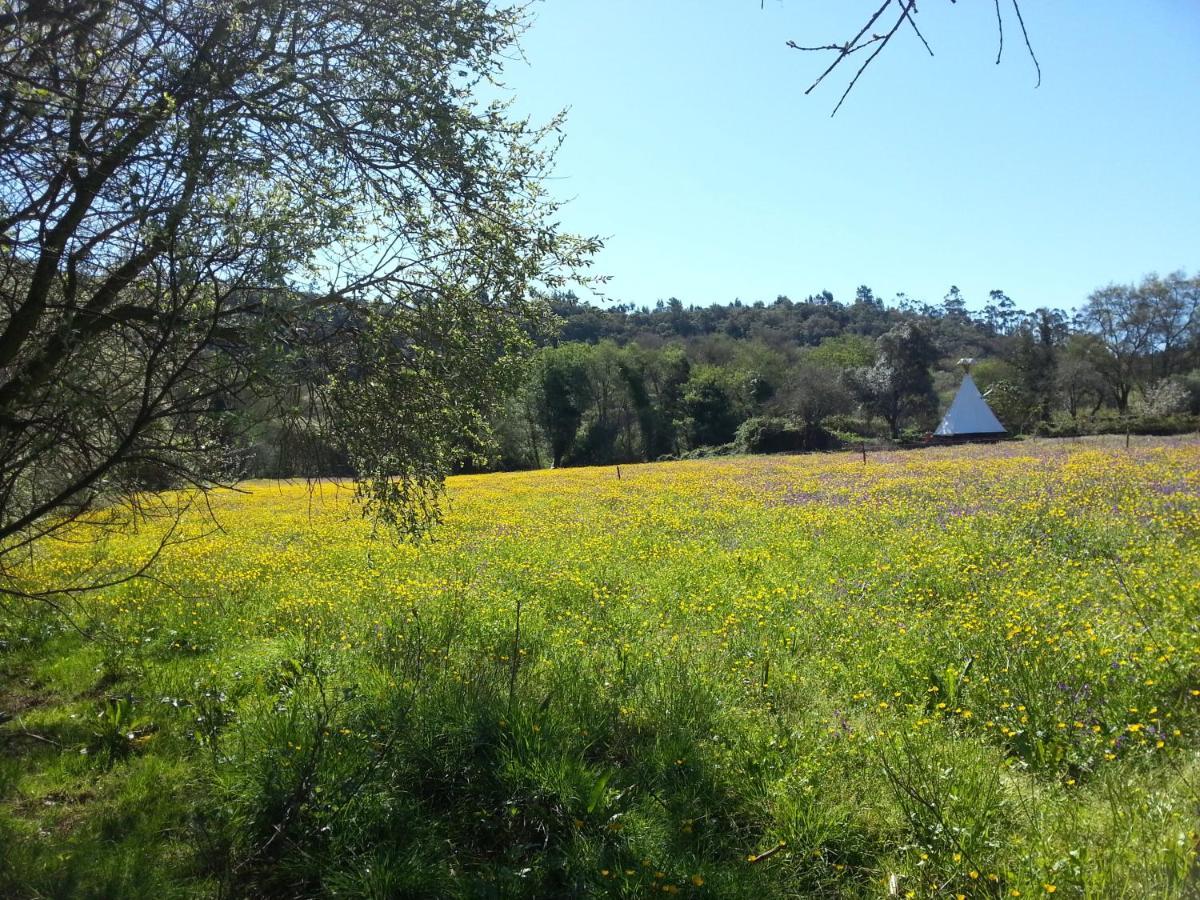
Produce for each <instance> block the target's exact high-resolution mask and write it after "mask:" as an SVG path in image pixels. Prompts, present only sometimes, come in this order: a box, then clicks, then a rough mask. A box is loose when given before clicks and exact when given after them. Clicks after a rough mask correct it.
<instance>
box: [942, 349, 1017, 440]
mask: <svg viewBox="0 0 1200 900" xmlns="http://www.w3.org/2000/svg"><path fill="white" fill-rule="evenodd" d="M973 362H974V360H971V359H961V360H959V364H960V365H962V367H963V369H964V370H968V369H969V368H970V365H971V363H973ZM1006 433H1007V432H1006V431H1005V428H1004V426H1003V425H1001V424H1000V420H999V419H997V418H996V414H995V413H994V412H992V408H991V407H990V406H988V405H987V401H986V400H984V399H983V395H982V394H981V393H979V388H977V387H976V386H975V379H973V378H972V377H971V374H970V372H969V371H967V373H966V374H965V375H963V380H962V385H961V386H959V389H958V393H957V394H955V395H954V402H953V403H951V404H950V409H948V410H947V411H946V416H945V418H943V419H942V424H941V425H939V426H938V428H937V431H935V432H934V434H935V435H936V436H937V437H960V438H966V437H1000V436H1001V435H1003V434H1006Z"/></svg>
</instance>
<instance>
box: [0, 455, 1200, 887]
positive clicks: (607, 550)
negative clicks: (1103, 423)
mask: <svg viewBox="0 0 1200 900" xmlns="http://www.w3.org/2000/svg"><path fill="white" fill-rule="evenodd" d="M350 493H351V492H350V490H349V489H348V488H346V487H344V486H341V485H335V484H326V485H324V486H321V487H319V488H317V489H315V490H312V491H310V490H309V489H308V488H307V487H306V486H305V485H303V484H283V483H258V484H254V485H251V490H250V492H249V493H232V492H227V493H222V494H220V495H218V496H216V497H215V498H214V502H213V507H214V511H215V515H216V519H217V522H218V523H219V524H220V526H221V530H217V529H214V527H213V524H212V522H211V520H209V519H208V518H207V517H206V516H203V515H200V514H199V513H191V514H189V515H188V517H186V518H185V520H184V524H183V526H182V528H181V529H180V530H179V531H178V532H176V534H175V536H174V540H176V541H184V542H183V543H178V544H176V545H175V546H173V547H171V548H169V549H168V551H167V552H166V553H164V554H163V556H162V558H161V559H160V561H159V563H158V565H157V567H156V568H155V569H154V570H153V573H154V578H153V579H152V580H150V579H140V580H135V581H132V582H129V583H126V584H122V585H118V586H115V587H113V588H111V589H108V590H105V591H102V592H100V593H99V594H96V595H90V596H87V597H84V598H82V599H80V600H78V601H77V602H78V606H77V608H75V610H74V612H75V614H74V617H73V621H74V624H75V625H78V626H79V627H80V628H83V629H84V630H88V631H89V632H90V633H91V634H92V636H91V637H90V638H88V639H85V638H84V637H83V636H81V634H80V633H79V631H78V630H76V629H75V628H74V627H73V626H72V625H71V624H68V623H67V622H66V621H65V620H64V618H63V617H62V616H61V615H59V614H52V613H50V612H48V611H46V612H44V614H43V613H39V614H37V615H33V616H31V614H30V610H29V608H28V607H27V606H22V605H19V604H9V605H8V606H6V607H5V608H4V609H3V612H2V613H0V848H2V851H0V893H4V894H5V895H15V896H31V897H32V896H47V895H49V896H64V895H71V896H96V897H115V896H146V897H165V896H217V895H225V896H228V895H273V896H311V895H318V894H335V895H338V896H347V897H395V896H428V897H442V896H470V897H477V896H479V897H486V896H569V895H587V894H594V895H612V896H647V895H649V894H650V893H651V892H654V893H656V894H658V893H666V894H680V895H685V896H697V897H699V896H713V897H717V896H721V897H738V896H745V897H764V896H783V895H805V894H821V895H825V896H873V895H887V894H895V895H899V896H909V895H911V896H921V897H924V896H950V897H953V896H967V897H993V896H996V897H998V896H1005V897H1008V896H1014V897H1015V896H1026V897H1030V896H1045V895H1046V894H1050V893H1053V894H1056V895H1058V896H1067V897H1069V896H1093V897H1122V896H1127V897H1147V896H1155V897H1170V896H1185V895H1187V893H1188V891H1189V885H1190V886H1191V888H1192V889H1195V887H1196V878H1197V860H1196V856H1197V828H1198V827H1200V753H1197V751H1196V749H1195V748H1196V747H1197V746H1200V742H1198V740H1197V739H1198V737H1200V633H1198V632H1197V628H1196V622H1197V621H1198V620H1200V591H1198V590H1197V589H1198V587H1200V585H1198V583H1197V572H1198V571H1200V530H1198V525H1200V515H1198V513H1200V443H1197V442H1196V440H1195V439H1161V440H1160V439H1137V438H1135V439H1134V441H1133V446H1132V448H1131V449H1130V450H1126V449H1125V448H1124V441H1123V440H1115V441H1113V442H1112V443H1104V442H1049V441H1047V442H1024V443H1019V444H1018V443H1014V444H1002V445H995V446H991V447H963V448H947V449H937V450H928V451H922V452H912V453H891V454H879V455H872V456H871V457H870V458H869V459H868V460H867V462H866V463H865V464H864V463H863V461H862V458H861V457H859V456H857V455H853V454H839V455H832V456H820V457H817V456H809V457H767V458H763V457H758V458H730V459H720V460H704V461H696V462H677V463H664V464H652V465H645V466H634V467H623V468H622V469H621V470H620V472H619V473H618V472H617V471H616V470H614V469H612V468H606V469H572V470H557V471H538V472H530V473H522V474H509V475H488V476H466V477H461V478H457V479H452V480H451V482H450V484H449V499H450V508H449V511H448V515H447V521H446V524H445V525H444V526H443V527H442V528H440V529H439V530H438V531H437V532H436V537H435V540H434V542H433V543H428V544H425V545H422V546H417V547H414V546H408V545H403V546H399V545H394V544H392V543H389V542H387V541H386V540H379V539H376V538H373V536H372V534H371V527H370V525H369V523H367V522H365V521H363V520H362V519H361V518H359V517H358V516H357V513H356V511H355V509H354V507H353V506H352V505H351V503H350V502H349V495H350ZM159 537H160V534H159V533H158V532H157V531H156V530H155V529H153V528H143V529H142V530H141V531H140V532H139V533H135V534H120V535H113V536H108V537H104V538H103V539H99V540H98V542H82V541H81V542H76V543H69V544H68V543H58V544H56V545H54V546H53V547H52V548H51V547H49V545H42V547H41V548H39V549H40V550H41V552H40V554H39V556H38V558H37V559H36V560H34V564H33V565H32V567H31V568H30V569H29V571H28V573H27V574H28V577H29V578H31V579H45V580H47V581H52V582H54V583H56V584H62V583H67V582H69V581H70V580H71V579H72V578H73V577H74V576H75V574H76V573H79V572H83V571H88V572H91V573H93V574H94V573H96V572H98V571H102V570H103V569H104V567H105V566H106V565H107V564H108V562H109V561H112V560H116V561H120V562H121V563H122V565H127V564H128V563H129V562H130V561H131V560H134V561H136V560H141V559H144V558H146V557H148V556H149V555H151V554H152V553H153V552H154V549H155V547H156V546H157V542H158V539H159ZM32 583H33V582H32V581H31V584H32Z"/></svg>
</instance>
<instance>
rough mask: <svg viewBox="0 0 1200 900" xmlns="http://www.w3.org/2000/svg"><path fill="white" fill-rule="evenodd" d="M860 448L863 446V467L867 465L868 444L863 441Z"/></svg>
mask: <svg viewBox="0 0 1200 900" xmlns="http://www.w3.org/2000/svg"><path fill="white" fill-rule="evenodd" d="M860 446H861V449H862V455H863V465H864V466H865V465H866V464H867V442H866V441H863V442H862V444H861V445H860Z"/></svg>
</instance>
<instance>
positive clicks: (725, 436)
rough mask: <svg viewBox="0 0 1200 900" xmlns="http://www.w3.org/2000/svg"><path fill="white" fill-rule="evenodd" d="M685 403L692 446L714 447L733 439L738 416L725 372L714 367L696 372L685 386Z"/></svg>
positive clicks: (684, 410) (683, 404) (685, 413)
mask: <svg viewBox="0 0 1200 900" xmlns="http://www.w3.org/2000/svg"><path fill="white" fill-rule="evenodd" d="M682 406H683V412H684V415H685V416H686V417H687V419H686V421H687V429H688V437H689V439H690V442H691V445H692V446H693V447H715V446H720V445H722V444H728V443H729V442H730V441H732V440H733V437H734V433H735V432H736V431H737V427H738V416H737V413H736V409H735V405H734V397H733V391H732V390H731V389H730V386H729V384H728V381H727V378H726V377H725V373H723V372H722V371H720V370H719V369H715V368H712V367H704V368H699V369H697V370H696V371H694V372H693V373H692V377H691V379H690V380H689V381H688V383H687V386H686V387H685V388H684V392H683V403H682Z"/></svg>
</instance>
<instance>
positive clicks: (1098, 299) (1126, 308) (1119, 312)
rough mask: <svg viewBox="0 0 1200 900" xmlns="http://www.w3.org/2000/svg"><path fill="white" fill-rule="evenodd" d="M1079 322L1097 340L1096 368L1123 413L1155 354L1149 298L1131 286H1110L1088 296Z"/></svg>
mask: <svg viewBox="0 0 1200 900" xmlns="http://www.w3.org/2000/svg"><path fill="white" fill-rule="evenodd" d="M1082 320H1083V323H1084V325H1085V326H1086V327H1089V328H1090V329H1091V330H1092V331H1093V333H1095V335H1096V336H1097V337H1098V338H1099V340H1100V345H1101V347H1102V348H1103V352H1102V353H1101V354H1100V355H1099V356H1098V357H1097V359H1096V367H1097V369H1098V370H1099V372H1100V374H1101V376H1102V377H1103V378H1104V380H1105V382H1106V383H1107V384H1108V388H1109V391H1110V392H1111V393H1112V396H1113V399H1114V400H1115V401H1116V404H1117V410H1118V412H1121V413H1124V412H1126V411H1127V410H1128V408H1129V395H1130V394H1131V393H1132V392H1133V389H1134V388H1135V387H1136V386H1137V385H1138V384H1139V383H1140V381H1141V378H1142V373H1143V371H1144V370H1145V367H1146V362H1147V360H1148V358H1149V356H1150V354H1151V353H1153V351H1154V346H1155V329H1156V327H1157V324H1156V321H1155V320H1156V316H1155V314H1154V310H1153V308H1152V306H1151V303H1150V299H1149V297H1148V295H1147V294H1146V293H1145V292H1143V291H1141V290H1138V288H1137V287H1135V286H1134V285H1118V284H1110V285H1109V286H1108V287H1104V288H1100V289H1099V290H1096V291H1093V292H1092V294H1091V296H1089V297H1088V301H1087V305H1086V306H1085V307H1084V308H1083V311H1082Z"/></svg>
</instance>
